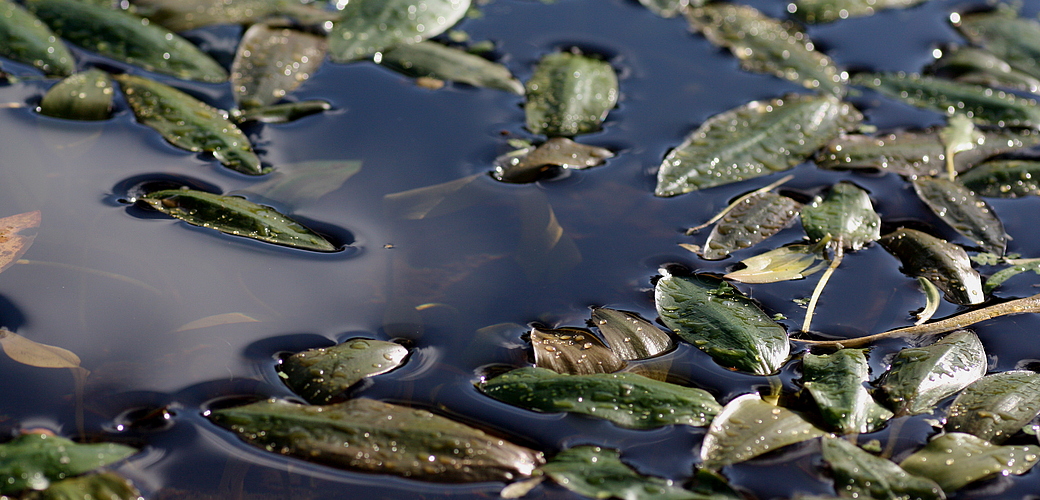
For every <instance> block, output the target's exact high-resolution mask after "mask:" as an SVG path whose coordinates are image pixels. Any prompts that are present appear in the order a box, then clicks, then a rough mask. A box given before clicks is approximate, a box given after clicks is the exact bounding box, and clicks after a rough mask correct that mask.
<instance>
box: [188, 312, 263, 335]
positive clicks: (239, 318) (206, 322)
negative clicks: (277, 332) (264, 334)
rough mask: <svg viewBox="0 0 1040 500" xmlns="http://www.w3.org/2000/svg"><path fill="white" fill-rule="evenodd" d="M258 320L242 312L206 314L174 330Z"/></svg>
mask: <svg viewBox="0 0 1040 500" xmlns="http://www.w3.org/2000/svg"><path fill="white" fill-rule="evenodd" d="M259 321H260V320H258V319H256V318H253V317H251V316H246V315H245V314H242V313H224V314H214V315H213V316H206V317H205V318H201V319H197V320H195V321H191V322H189V323H185V324H184V325H182V326H181V327H180V328H178V329H176V330H174V331H175V332H185V331H188V330H198V329H200V328H209V327H211V326H220V325H233V324H235V323H257V322H259Z"/></svg>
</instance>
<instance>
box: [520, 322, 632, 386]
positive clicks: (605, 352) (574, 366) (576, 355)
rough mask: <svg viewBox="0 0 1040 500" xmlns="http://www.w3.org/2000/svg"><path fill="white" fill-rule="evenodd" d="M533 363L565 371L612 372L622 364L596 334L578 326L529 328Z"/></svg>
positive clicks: (622, 366) (589, 373) (553, 369)
mask: <svg viewBox="0 0 1040 500" xmlns="http://www.w3.org/2000/svg"><path fill="white" fill-rule="evenodd" d="M531 347H532V348H533V349H534V364H535V365H536V366H539V367H541V368H548V369H550V370H552V371H555V372H557V373H562V374H568V375H591V374H593V373H613V372H616V371H618V370H620V369H622V368H624V367H625V365H626V363H625V361H624V360H622V359H621V358H619V357H618V355H617V354H614V351H612V350H611V349H610V348H609V347H607V345H606V344H604V343H603V341H602V340H600V339H599V337H597V336H595V335H593V334H592V332H590V331H588V330H582V329H580V328H556V329H551V330H550V329H542V328H535V329H533V330H531Z"/></svg>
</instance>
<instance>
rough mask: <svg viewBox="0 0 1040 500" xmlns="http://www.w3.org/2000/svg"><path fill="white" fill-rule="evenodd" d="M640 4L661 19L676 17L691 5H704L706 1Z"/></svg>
mask: <svg viewBox="0 0 1040 500" xmlns="http://www.w3.org/2000/svg"><path fill="white" fill-rule="evenodd" d="M639 3H641V4H643V6H644V7H646V8H648V9H650V11H651V12H653V13H654V14H657V15H659V16H661V17H675V16H677V15H679V14H681V13H683V11H685V10H686V9H687V8H688V7H689V6H690V5H691V4H693V5H698V6H699V5H703V4H704V0H692V1H691V0H639Z"/></svg>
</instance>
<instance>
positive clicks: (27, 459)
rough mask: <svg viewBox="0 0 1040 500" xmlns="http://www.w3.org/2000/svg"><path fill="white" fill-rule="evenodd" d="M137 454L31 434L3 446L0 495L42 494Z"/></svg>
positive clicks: (111, 445)
mask: <svg viewBox="0 0 1040 500" xmlns="http://www.w3.org/2000/svg"><path fill="white" fill-rule="evenodd" d="M134 453H137V450H136V449H135V448H131V447H129V446H124V445H121V444H114V443H92V444H79V443H76V442H73V441H70V440H68V439H65V438H63V437H59V436H54V435H47V434H40V433H29V434H22V435H20V436H18V437H16V438H14V440H12V441H9V442H7V443H4V444H0V477H3V478H4V481H0V494H3V495H12V494H17V493H19V492H22V491H25V490H42V489H45V488H47V486H49V485H50V484H51V483H52V482H54V481H58V480H60V479H65V478H67V477H70V476H76V475H79V474H83V473H85V472H90V471H92V470H95V469H99V468H101V467H104V466H106V465H109V464H112V463H115V462H118V461H120V460H122V459H124V458H126V457H128V456H130V455H133V454H134Z"/></svg>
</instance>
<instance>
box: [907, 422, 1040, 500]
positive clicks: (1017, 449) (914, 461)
mask: <svg viewBox="0 0 1040 500" xmlns="http://www.w3.org/2000/svg"><path fill="white" fill-rule="evenodd" d="M1038 455H1040V446H1032V445H1030V446H997V445H994V444H992V443H990V442H989V441H986V440H984V439H980V438H977V437H975V436H972V435H971V434H963V433H960V432H948V433H946V434H941V435H939V436H937V437H936V438H935V439H932V440H931V441H929V442H928V444H927V445H926V446H925V447H924V448H922V449H920V450H918V451H917V452H916V453H914V454H913V455H910V456H909V457H906V459H905V460H903V461H902V462H901V463H900V464H899V465H900V466H901V467H902V468H903V469H904V470H906V471H907V472H909V473H911V474H916V475H918V476H924V477H927V478H930V479H933V480H934V481H935V482H936V483H938V484H939V486H941V487H942V489H943V491H947V492H950V493H952V492H954V491H957V490H959V489H960V488H962V487H963V486H965V485H967V484H970V483H973V482H975V481H978V480H981V479H986V478H988V477H993V476H997V475H1001V476H1007V475H1010V474H1015V475H1020V474H1025V473H1026V472H1027V471H1029V469H1031V468H1032V467H1033V465H1035V464H1036V460H1037V456H1038Z"/></svg>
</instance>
